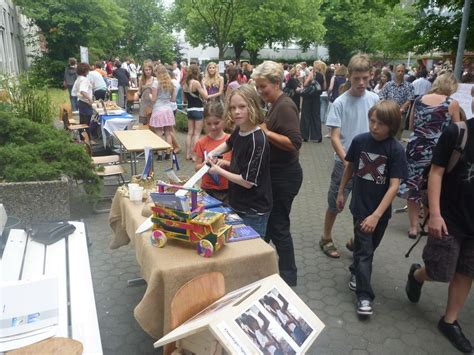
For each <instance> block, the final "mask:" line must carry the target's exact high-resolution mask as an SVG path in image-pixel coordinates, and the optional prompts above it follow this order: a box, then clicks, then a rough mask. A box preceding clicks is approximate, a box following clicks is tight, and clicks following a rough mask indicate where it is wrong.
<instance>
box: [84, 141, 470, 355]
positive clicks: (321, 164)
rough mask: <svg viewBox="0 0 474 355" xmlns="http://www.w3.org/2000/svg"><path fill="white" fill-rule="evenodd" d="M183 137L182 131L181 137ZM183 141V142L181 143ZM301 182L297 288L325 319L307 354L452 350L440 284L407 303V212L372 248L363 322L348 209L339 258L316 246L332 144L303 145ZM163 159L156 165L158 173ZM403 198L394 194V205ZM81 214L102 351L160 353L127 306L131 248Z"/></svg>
mask: <svg viewBox="0 0 474 355" xmlns="http://www.w3.org/2000/svg"><path fill="white" fill-rule="evenodd" d="M183 138H184V136H182V135H180V137H179V139H180V141H182V140H183ZM183 147H184V145H183ZM179 158H180V159H181V161H180V163H181V167H182V170H183V171H184V173H186V174H192V164H190V163H189V162H186V161H184V160H183V158H184V156H183V154H180V155H179ZM301 163H302V165H303V171H304V182H303V187H302V189H301V190H300V193H299V195H298V197H297V198H296V200H295V203H294V205H293V206H294V207H293V211H292V233H293V238H294V241H295V249H296V261H297V265H298V286H296V287H295V288H294V290H295V292H296V293H297V294H298V295H299V296H300V297H301V298H302V299H303V300H304V301H305V302H306V303H307V304H308V306H309V307H310V308H311V309H312V310H313V311H314V312H315V313H316V314H317V315H318V316H319V318H320V319H321V320H322V321H323V322H324V323H325V324H326V328H325V329H324V331H323V332H322V334H321V335H320V336H319V338H318V339H317V340H316V342H315V343H314V345H313V347H312V348H311V349H310V351H309V352H308V353H309V354H417V355H418V354H453V353H456V351H455V349H454V348H453V347H452V346H451V345H450V343H449V342H448V341H447V340H446V339H445V338H444V337H443V336H441V335H440V334H439V333H438V331H437V328H436V324H437V322H438V320H439V317H440V316H441V315H442V314H443V310H444V306H445V303H446V297H447V286H446V285H445V284H435V283H433V284H427V285H425V286H424V288H423V293H422V297H421V301H420V303H419V304H418V305H413V304H411V303H410V302H409V301H408V300H407V298H406V295H405V291H404V287H405V281H406V276H407V272H408V269H409V267H410V265H411V263H413V262H419V261H420V260H421V251H422V249H423V245H424V241H423V242H422V243H420V244H423V245H419V246H418V247H416V248H415V250H414V251H413V253H412V255H411V256H410V258H409V259H406V258H405V257H404V254H405V252H406V251H407V250H408V248H409V247H410V245H411V243H412V240H409V239H408V238H407V236H406V232H407V223H408V222H407V216H406V214H403V213H402V214H396V215H394V217H393V218H392V220H391V222H390V224H389V226H388V228H387V231H386V233H385V237H384V239H383V241H382V243H381V245H380V247H379V249H378V250H377V252H376V255H375V260H374V270H373V277H372V278H373V287H374V290H375V293H376V296H377V297H376V299H375V305H374V315H373V316H372V317H371V318H370V319H368V320H364V321H361V320H359V319H358V318H357V316H356V313H355V296H354V294H353V293H352V292H351V291H350V290H349V289H348V286H347V284H348V281H349V273H348V266H349V264H350V263H351V254H350V253H349V252H348V251H347V250H346V249H345V248H344V245H345V242H346V240H347V239H348V238H349V237H350V236H351V235H352V221H351V215H350V213H349V212H348V211H347V210H346V211H344V212H343V213H342V214H341V215H340V216H339V218H338V220H337V222H336V225H335V228H334V239H335V241H336V244H337V245H338V246H339V248H340V252H341V258H340V259H338V260H335V259H329V258H327V257H326V256H324V255H323V254H322V252H321V251H320V249H319V246H318V241H319V239H320V236H321V233H322V228H323V218H324V213H325V210H326V205H327V202H326V193H327V188H328V183H329V174H330V171H331V169H332V164H333V156H332V148H331V144H330V142H329V140H328V139H325V140H324V141H323V143H321V144H317V143H304V145H303V148H302V150H301ZM165 164H166V167H168V163H165V162H159V163H157V165H155V168H159V169H160V171H161V172H162V171H163V170H164V166H165ZM403 205H404V202H403V201H401V200H397V201H396V202H395V204H394V207H401V206H403ZM76 213H77V217H82V218H84V220H85V222H86V223H87V227H88V233H89V236H90V237H91V239H92V241H93V243H94V244H93V246H92V248H91V267H92V275H93V280H94V290H95V295H96V302H97V310H98V314H99V325H100V329H101V335H102V343H103V347H104V353H105V354H114V355H115V354H127V355H130V354H159V353H161V352H160V350H154V349H153V342H154V340H153V339H151V338H150V337H149V336H148V335H147V334H146V333H144V332H143V331H142V330H141V328H140V327H139V325H138V324H137V322H136V321H135V319H134V317H133V309H134V307H135V305H136V304H137V303H138V302H139V300H140V299H141V297H142V295H143V294H144V292H145V286H134V287H127V283H126V281H127V280H128V279H131V278H134V277H139V276H140V273H139V268H138V265H137V262H136V259H135V253H134V250H133V248H132V247H129V246H127V247H122V248H120V249H118V250H113V251H112V250H109V249H108V240H109V238H110V235H111V233H112V232H111V230H110V228H109V227H108V223H107V215H106V214H102V215H90V214H88V213H87V212H86V211H85V209H84V208H79V209H78V211H76ZM460 323H461V325H462V326H463V331H464V333H465V334H466V335H467V336H468V337H470V338H471V339H472V340H473V341H474V302H473V297H472V296H471V297H470V299H468V301H467V305H466V307H465V309H464V311H463V313H462V315H461V318H460Z"/></svg>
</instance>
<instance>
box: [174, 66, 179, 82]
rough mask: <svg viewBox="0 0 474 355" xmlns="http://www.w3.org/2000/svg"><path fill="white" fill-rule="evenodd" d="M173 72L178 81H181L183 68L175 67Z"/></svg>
mask: <svg viewBox="0 0 474 355" xmlns="http://www.w3.org/2000/svg"><path fill="white" fill-rule="evenodd" d="M173 73H174V78H175V79H176V80H178V83H179V82H180V81H181V70H179V69H178V68H176V69H173Z"/></svg>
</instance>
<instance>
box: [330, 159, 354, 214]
mask: <svg viewBox="0 0 474 355" xmlns="http://www.w3.org/2000/svg"><path fill="white" fill-rule="evenodd" d="M342 175H344V163H343V162H341V161H339V160H336V161H334V168H333V169H332V173H331V182H330V184H329V191H328V209H329V211H331V212H332V213H335V214H337V213H339V210H338V209H337V206H336V199H337V193H338V191H339V185H341V181H342ZM351 191H352V178H351V179H350V180H349V182H348V183H347V185H346V188H345V189H344V199H345V201H347V198H348V197H349V194H350V193H351ZM346 203H347V202H346Z"/></svg>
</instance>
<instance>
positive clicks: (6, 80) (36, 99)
mask: <svg viewBox="0 0 474 355" xmlns="http://www.w3.org/2000/svg"><path fill="white" fill-rule="evenodd" d="M0 90H1V91H2V92H3V93H4V95H5V96H6V98H5V99H6V100H7V101H8V102H9V103H11V105H12V107H13V111H14V112H15V113H16V114H17V116H18V117H24V118H28V119H30V120H31V121H34V122H39V123H50V122H51V119H52V117H53V111H52V107H51V99H50V97H49V94H48V90H47V89H46V88H44V87H37V86H36V85H35V84H34V83H33V82H32V81H31V80H30V77H29V75H28V74H23V75H20V76H19V77H14V76H11V75H4V76H2V77H1V78H0Z"/></svg>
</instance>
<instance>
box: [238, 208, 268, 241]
mask: <svg viewBox="0 0 474 355" xmlns="http://www.w3.org/2000/svg"><path fill="white" fill-rule="evenodd" d="M237 214H238V215H239V216H240V218H242V220H243V221H244V224H245V225H246V226H250V227H252V228H253V229H255V231H256V232H257V233H258V234H260V236H261V237H262V238H265V233H266V231H267V222H268V217H269V216H270V212H267V213H263V214H256V213H255V214H254V213H244V212H237Z"/></svg>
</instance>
